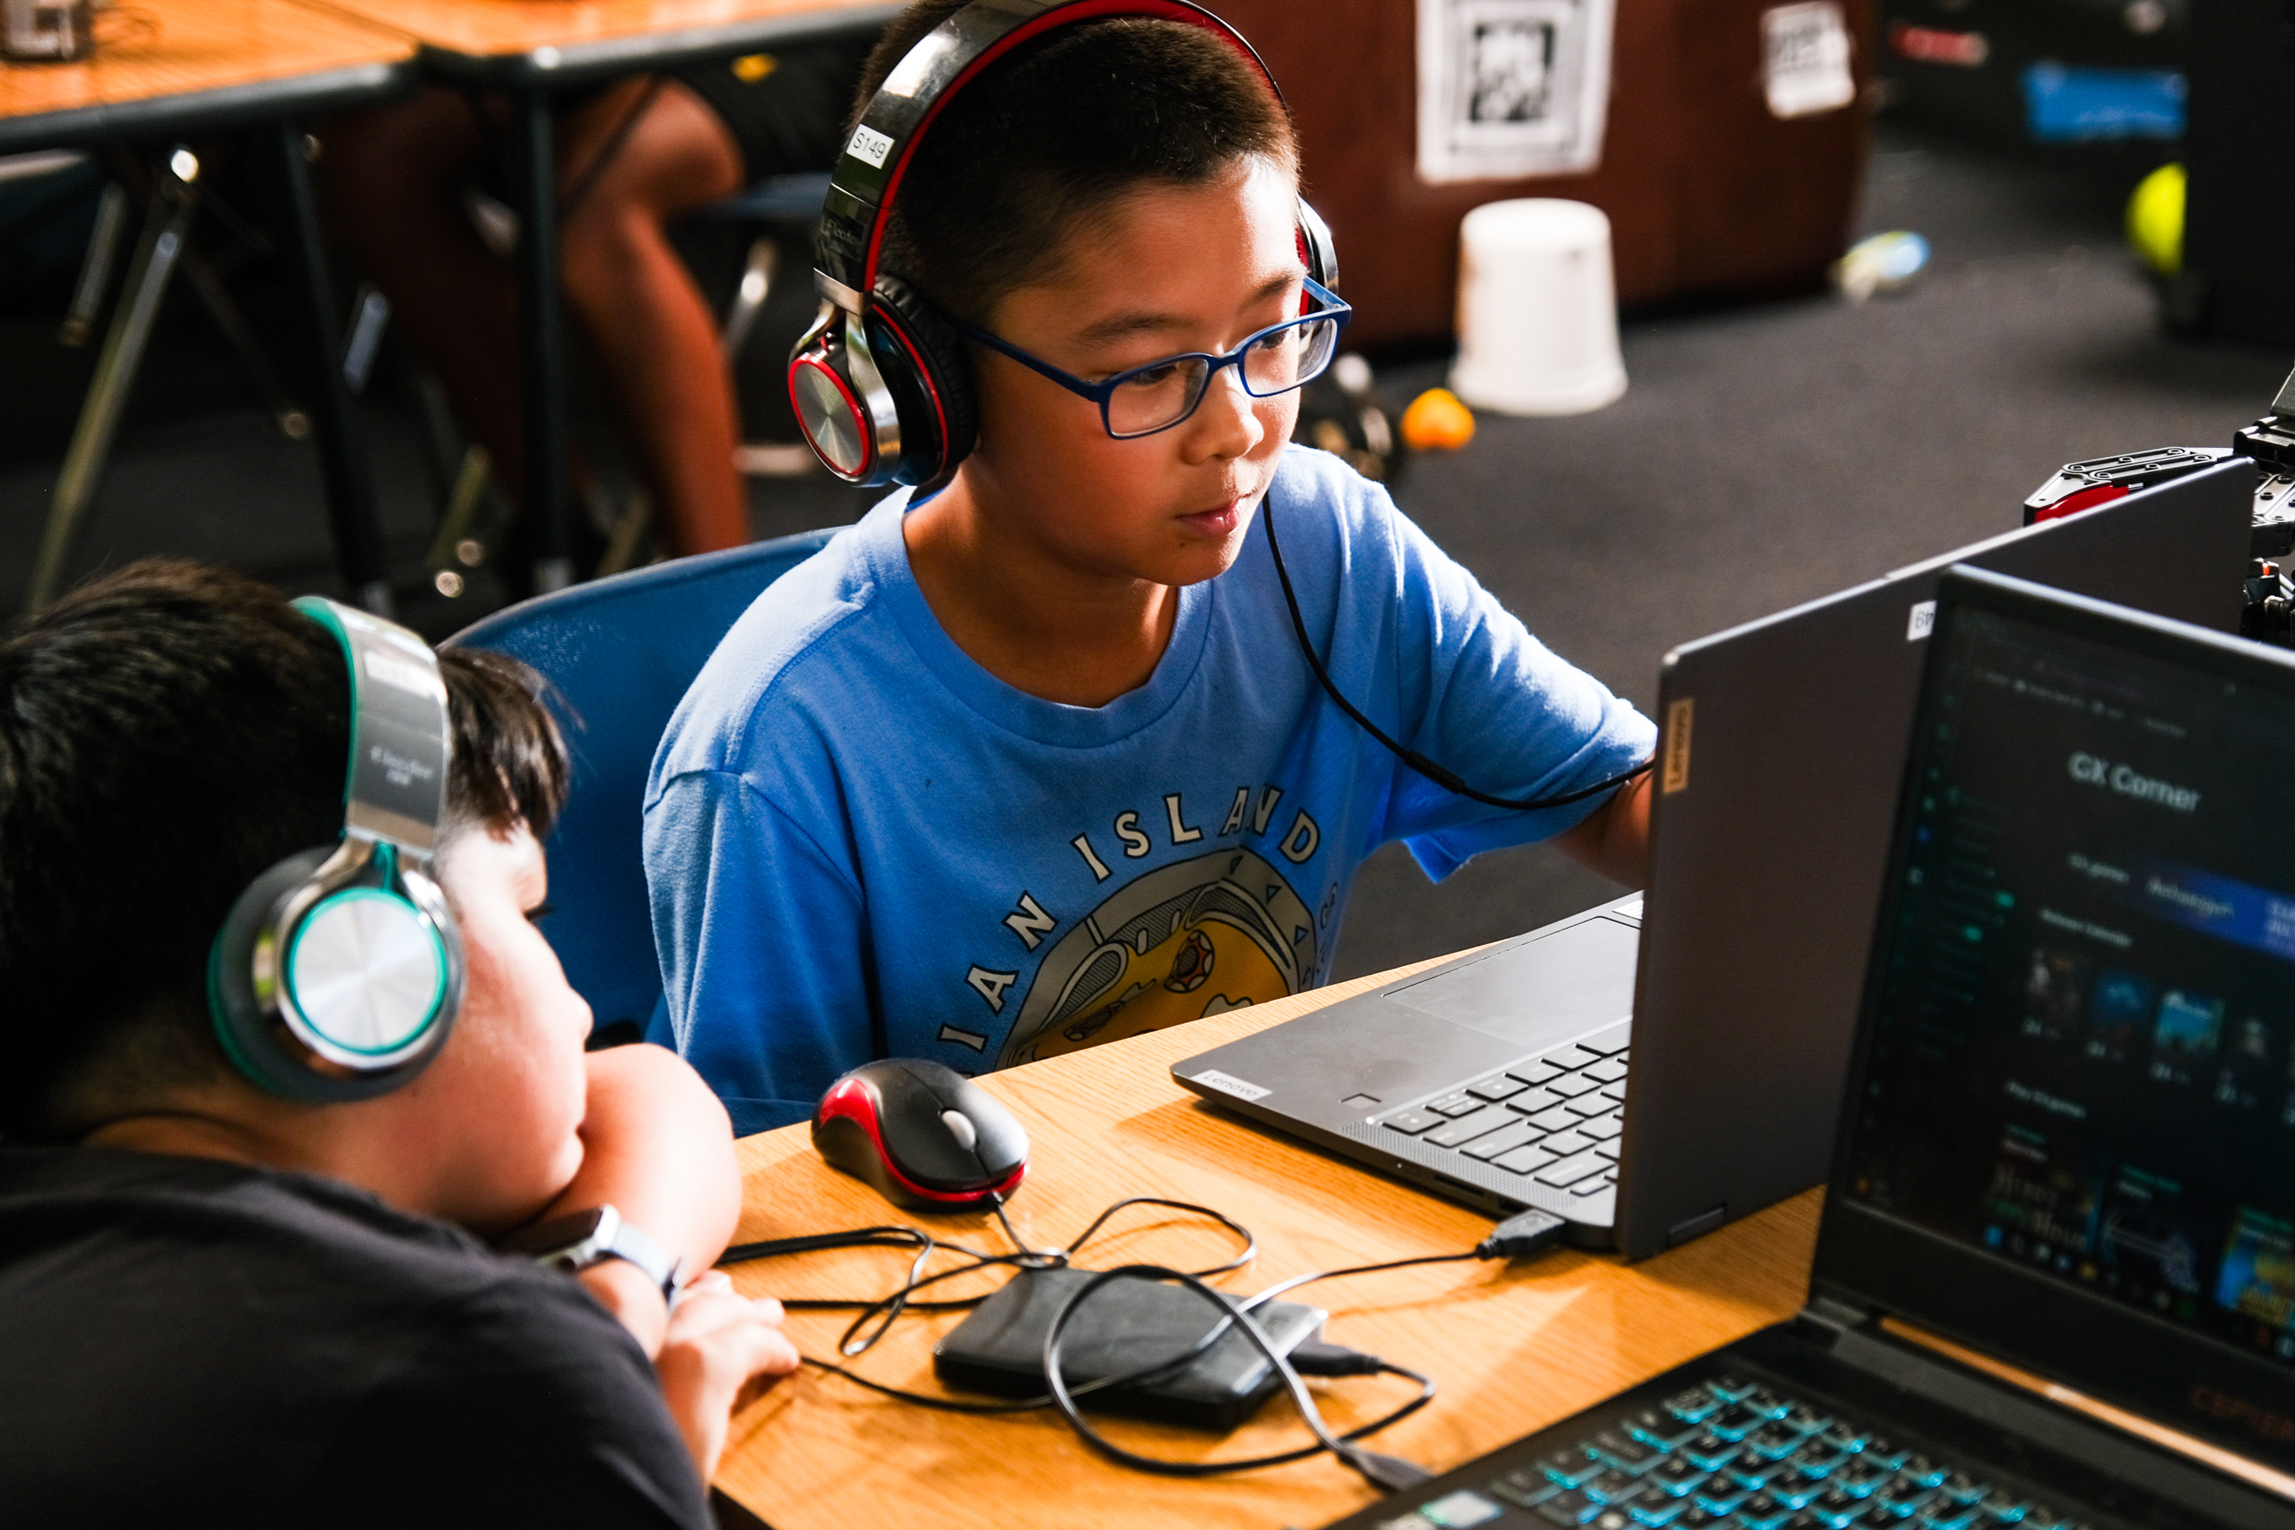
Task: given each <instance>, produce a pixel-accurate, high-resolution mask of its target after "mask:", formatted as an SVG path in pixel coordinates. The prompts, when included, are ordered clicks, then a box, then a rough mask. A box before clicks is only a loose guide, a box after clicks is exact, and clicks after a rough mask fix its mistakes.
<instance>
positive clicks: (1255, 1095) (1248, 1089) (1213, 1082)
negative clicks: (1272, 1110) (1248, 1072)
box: [1195, 1068, 1275, 1100]
mask: <svg viewBox="0 0 2295 1530" xmlns="http://www.w3.org/2000/svg"><path fill="white" fill-rule="evenodd" d="M1195 1081H1196V1082H1197V1083H1199V1084H1201V1085H1202V1086H1203V1087H1204V1088H1206V1089H1216V1090H1218V1091H1219V1092H1220V1093H1221V1094H1232V1095H1234V1096H1235V1097H1236V1098H1237V1099H1239V1100H1264V1099H1265V1098H1267V1096H1269V1095H1270V1094H1273V1093H1274V1092H1275V1091H1274V1090H1272V1089H1262V1088H1260V1087H1259V1086H1258V1085H1257V1084H1247V1083H1245V1082H1244V1081H1243V1080H1241V1079H1239V1078H1235V1077H1232V1076H1231V1075H1229V1074H1225V1073H1222V1072H1220V1071H1219V1070H1218V1069H1217V1068H1214V1069H1212V1070H1211V1071H1210V1072H1208V1073H1198V1074H1197V1075H1196V1076H1195Z"/></svg>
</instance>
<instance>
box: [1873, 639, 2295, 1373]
mask: <svg viewBox="0 0 2295 1530" xmlns="http://www.w3.org/2000/svg"><path fill="white" fill-rule="evenodd" d="M1948 615H1949V620H1948V621H1947V623H1946V630H1945V631H1944V632H1943V633H1942V634H1941V635H1940V636H1939V637H1938V638H1937V639H1936V640H1935V641H1936V642H1937V644H1938V645H1939V646H1938V648H1937V650H1936V652H1935V653H1933V654H1932V656H1931V659H1930V662H1931V664H1932V665H1933V666H1934V668H1933V669H1932V671H1931V673H1930V675H1929V677H1928V683H1927V688H1926V693H1925V694H1926V701H1925V708H1926V709H1925V711H1924V713H1923V727H1922V729H1921V731H1920V732H1919V734H1918V735H1917V736H1916V738H1915V740H1914V755H1913V760H1912V763H1911V767H1910V768H1911V771H1912V772H1913V774H1912V775H1911V777H1910V778H1909V781H1910V783H1917V785H1916V784H1908V786H1907V789H1906V790H1907V802H1906V805H1905V813H1904V817H1903V819H1902V820H1901V821H1900V825H1899V833H1900V835H1902V836H1905V838H1904V839H1903V840H1902V841H1901V842H1900V845H1899V850H1898V855H1897V858H1896V861H1895V873H1894V875H1895V878H1896V884H1897V885H1896V887H1895V888H1894V894H1895V896H1894V900H1893V903H1892V905H1891V909H1892V912H1891V913H1890V915H1889V916H1888V919H1889V923H1888V927H1887V928H1886V929H1884V930H1883V931H1882V939H1881V943H1880V949H1879V952H1878V960H1879V961H1880V963H1881V966H1880V967H1879V969H1878V970H1877V971H1876V973H1875V974H1874V977H1873V984H1874V989H1873V992H1874V999H1873V1001H1872V1002H1873V1004H1874V1012H1873V1017H1872V1023H1873V1026H1874V1029H1873V1031H1872V1032H1871V1036H1872V1040H1871V1044H1870V1052H1869V1054H1868V1062H1867V1066H1866V1071H1865V1075H1864V1080H1863V1092H1862V1097H1861V1098H1860V1099H1859V1100H1858V1101H1857V1102H1856V1113H1855V1118H1854V1125H1853V1136H1852V1138H1851V1140H1850V1143H1849V1146H1848V1149H1847V1157H1846V1159H1845V1160H1844V1170H1845V1179H1844V1180H1843V1181H1841V1183H1842V1185H1843V1188H1845V1189H1846V1191H1847V1192H1848V1194H1849V1195H1850V1197H1851V1198H1852V1199H1854V1200H1856V1201H1861V1202H1863V1203H1864V1204H1866V1205H1869V1206H1871V1207H1872V1208H1874V1209H1875V1210H1878V1211H1882V1212H1885V1213H1887V1214H1889V1215H1891V1216H1894V1217H1898V1218H1902V1219H1904V1220H1906V1221H1909V1222H1911V1223H1914V1224H1916V1225H1918V1226H1921V1227H1924V1228H1926V1229H1928V1230H1929V1231H1931V1232H1934V1233H1938V1234H1941V1235H1944V1236H1946V1237H1948V1238H1951V1239H1954V1240H1956V1241H1960V1242H1963V1243H1966V1244H1968V1245H1972V1246H1974V1247H1976V1248H1980V1249H1983V1250H1985V1251H1987V1252H1988V1253H1989V1254H1991V1255H1992V1256H1994V1257H1997V1258H1999V1259H2003V1260H2007V1261H2011V1262H2013V1263H2014V1264H2016V1265H2018V1266H2020V1267H2022V1268H2025V1269H2029V1270H2033V1271H2040V1272H2045V1273H2046V1274H2047V1275H2049V1276H2050V1277H2052V1278H2053V1279H2056V1280H2059V1281H2063V1282H2066V1283H2068V1284H2071V1285H2074V1286H2077V1287H2079V1288H2082V1289H2084V1290H2086V1291H2088V1292H2092V1293H2095V1294H2097V1295H2099V1296H2101V1297H2104V1298H2106V1299H2107V1300H2111V1301H2116V1302H2120V1303H2125V1304H2127V1305H2128V1306H2130V1307H2133V1308H2136V1309H2138V1310H2141V1311H2143V1312H2146V1313H2149V1314H2152V1315H2154V1316H2155V1317H2158V1318H2162V1319H2165V1320H2167V1321H2168V1322H2170V1323H2173V1324H2175V1325H2178V1326H2179V1327H2183V1328H2186V1329H2189V1330H2196V1331H2199V1332H2203V1333H2206V1334H2208V1335H2211V1336H2213V1337H2215V1338H2216V1339H2218V1340H2220V1341H2222V1342H2225V1343H2228V1344H2230V1345H2233V1346H2235V1347H2237V1348H2239V1349H2241V1350H2243V1351H2245V1352H2247V1353H2250V1354H2256V1355H2261V1356H2267V1357H2271V1358H2274V1359H2276V1360H2278V1361H2279V1362H2280V1363H2281V1364H2284V1365H2286V1366H2288V1367H2289V1368H2290V1369H2291V1370H2295V832H2291V831H2290V824H2291V821H2295V820H2291V817H2290V813H2291V807H2295V804H2291V801H2290V798H2291V795H2295V690H2291V689H2290V688H2289V687H2288V685H2287V682H2285V681H2282V682H2280V685H2279V687H2278V688H2273V687H2272V686H2270V685H2268V684H2265V683H2263V682H2264V681H2265V680H2267V679H2268V678H2269V677H2268V675H2262V676H2259V675H2257V674H2256V673H2255V672H2254V670H2253V667H2252V661H2249V664H2248V665H2247V666H2246V667H2243V666H2242V665H2241V664H2240V663H2238V662H2225V661H2224V660H2223V659H2222V658H2221V649H2220V648H2211V647H2210V646H2209V645H2208V644H2206V643H2204V642H2200V641H2193V642H2191V643H2189V644H2187V645H2182V646H2179V645H2178V644H2177V643H2175V642H2173V641H2169V642H2165V643H2163V642H2161V641H2158V640H2157V639H2155V640H2153V641H2151V642H2149V643H2137V644H2133V645H2131V646H2127V647H2123V646H2121V645H2120V644H2118V643H2116V642H2109V641H2100V640H2098V639H2097V638H2095V637H2092V636H2083V635H2077V634H2075V633H2072V632H2067V631H2062V630H2057V629H2056V628H2055V627H2054V626H2052V625H2049V624H2044V623H2041V622H2038V621H2034V620H2027V619H2024V618H2021V617H2013V616H2009V615H2006V614H2003V613H2001V612H1998V611H1993V610H1989V609H1983V608H1979V607H1974V606H1958V607H1954V608H1951V609H1950V610H1949V612H1948ZM2090 630H2092V631H2095V630H2102V629H2097V628H2094V626H2093V624H2090ZM2211 659H2213V660H2214V661H2215V662H2213V663H2211V662H2210V661H2211ZM2235 675H2236V676H2238V678H2235Z"/></svg>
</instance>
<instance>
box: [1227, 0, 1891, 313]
mask: <svg viewBox="0 0 2295 1530" xmlns="http://www.w3.org/2000/svg"><path fill="white" fill-rule="evenodd" d="M1213 3H1214V6H1215V8H1216V9H1217V10H1218V11H1219V13H1220V14H1221V15H1223V16H1225V17H1226V18H1227V19H1228V20H1230V21H1232V22H1234V23H1235V25H1236V26H1237V27H1238V28H1240V29H1241V30H1242V32H1243V33H1244V35H1245V36H1247V37H1249V38H1250V39H1251V40H1252V43H1253V44H1254V45H1255V46H1256V47H1257V48H1258V49H1259V51H1260V52H1261V54H1262V55H1264V56H1265V58H1266V59H1267V62H1268V65H1269V67H1271V68H1272V69H1273V70H1274V71H1275V75H1276V78H1277V79H1279V80H1281V81H1282V82H1283V91H1284V94H1285V96H1286V97H1288V98H1289V100H1290V103H1291V108H1292V111H1293V113H1294V114H1295V116H1296V117H1297V119H1298V122H1299V129H1300V134H1301V137H1302V139H1303V140H1304V146H1305V158H1306V176H1307V186H1308V197H1309V199H1310V200H1311V201H1313V202H1314V204H1315V206H1316V209H1317V210H1318V211H1320V212H1321V213H1322V214H1323V216H1324V217H1325V218H1327V219H1329V220H1330V223H1331V227H1332V230H1333V232H1334V233H1335V234H1336V235H1337V237H1338V240H1339V269H1340V273H1341V275H1342V277H1343V278H1344V281H1345V290H1346V296H1347V299H1348V301H1350V302H1351V303H1353V304H1354V305H1355V308H1356V321H1355V324H1354V327H1353V328H1352V329H1351V330H1350V331H1349V338H1350V340H1351V341H1353V342H1354V343H1356V344H1363V345H1377V344H1381V343H1388V342H1395V341H1410V340H1427V339H1439V338H1442V337H1444V336H1447V335H1449V334H1450V332H1451V315H1452V311H1453V307H1454V305H1455V302H1456V292H1457V273H1458V222H1459V219H1460V218H1462V217H1464V216H1465V215H1466V213H1467V212H1468V211H1469V210H1471V209H1473V208H1475V207H1478V206H1480V205H1481V204H1483V203H1484V202H1491V201H1496V200H1498V199H1500V198H1502V197H1518V196H1561V197H1571V198H1575V199H1577V200H1579V201H1584V202H1591V203H1593V204H1594V205H1595V206H1596V207H1599V208H1601V209H1602V210H1603V211H1604V212H1606V213H1608V214H1609V216H1610V221H1611V235H1612V241H1613V245H1614V249H1615V254H1616V258H1617V277H1618V296H1619V300H1620V301H1621V302H1622V303H1625V304H1629V305H1637V304H1639V305H1647V304H1651V303H1656V302H1661V301H1665V300H1668V299H1674V298H1681V297H1692V296H1700V297H1702V296H1728V295H1737V294H1744V295H1756V294H1762V295H1765V294H1769V293H1775V292H1782V291H1792V290H1796V289H1802V288H1807V287H1811V286H1814V285H1815V284H1816V283H1817V282H1819V281H1820V280H1822V278H1823V274H1824V268H1825V265H1826V263H1827V262H1829V261H1830V260H1831V259H1832V258H1833V257H1834V256H1836V255H1838V254H1839V253H1840V251H1841V248H1842V245H1843V243H1844V241H1845V238H1846V236H1847V233H1848V229H1849V220H1850V218H1851V217H1852V216H1853V214H1854V203H1855V198H1856V191H1857V186H1858V182H1859V177H1860V176H1861V174H1862V170H1863V163H1864V154H1865V141H1866V126H1867V122H1866V112H1865V109H1864V108H1863V107H1862V106H1861V105H1859V106H1855V107H1850V108H1848V109H1845V110H1842V111H1837V112H1831V113H1827V114H1825V115H1823V116H1817V117H1805V118H1800V119H1797V120H1794V121H1789V122H1781V121H1779V120H1777V119H1776V118H1774V117H1772V116H1770V114H1769V110H1768V106H1767V103H1766V102H1765V101H1764V100H1763V98H1762V91H1761V36H1760V17H1761V13H1762V11H1764V10H1765V9H1767V8H1768V5H1769V4H1770V3H1772V0H1617V31H1616V38H1615V43H1614V46H1613V52H1612V76H1611V89H1610V114H1609V123H1608V127H1607V131H1606V133H1605V136H1604V141H1603V150H1602V162H1601V164H1600V165H1599V166H1598V167H1597V168H1596V169H1595V170H1594V171H1593V172H1591V173H1590V174H1586V175H1575V176H1556V177H1550V178H1546V179H1540V180H1523V181H1473V182H1465V183H1460V184H1453V185H1444V186H1430V185H1427V184H1425V183H1423V182H1421V181H1420V180H1419V178H1418V175H1417V172H1416V163H1417V131H1418V127H1417V115H1416V112H1417V108H1416V100H1417V91H1418V73H1417V69H1418V65H1417V26H1418V22H1417V7H1416V5H1415V4H1414V3H1413V0H1316V3H1313V4H1307V3H1304V0H1213ZM1845 8H1846V9H1847V10H1848V12H1849V16H1850V26H1851V32H1852V35H1853V37H1854V39H1855V45H1856V59H1855V67H1856V72H1857V78H1858V81H1859V83H1860V84H1862V83H1863V82H1864V81H1866V80H1867V79H1868V78H1869V77H1870V72H1871V59H1872V52H1873V46H1874V41H1873V40H1874V36H1875V28H1874V21H1873V16H1872V7H1871V5H1870V3H1869V0H1846V6H1845Z"/></svg>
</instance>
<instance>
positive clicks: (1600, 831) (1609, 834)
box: [1554, 771, 1650, 887]
mask: <svg viewBox="0 0 2295 1530" xmlns="http://www.w3.org/2000/svg"><path fill="white" fill-rule="evenodd" d="M1554 847H1555V848H1556V849H1558V850H1560V851H1561V852H1562V853H1563V854H1564V855H1567V856H1568V857H1570V859H1572V860H1574V861H1576V862H1578V863H1579V864H1580V865H1583V866H1589V867H1591V868H1592V869H1594V870H1595V871H1598V872H1600V873H1601V874H1602V875H1603V876H1606V877H1608V878H1609V879H1610V880H1611V881H1613V882H1615V883H1617V884H1618V885H1619V886H1621V887H1646V886H1648V885H1649V850H1650V773H1649V772H1647V771H1644V772H1643V773H1642V774H1640V775H1638V776H1636V777H1634V778H1633V779H1632V780H1631V781H1628V782H1627V783H1626V784H1625V785H1623V786H1621V787H1619V788H1618V789H1617V790H1616V791H1615V792H1613V793H1611V795H1610V800H1609V801H1607V802H1605V803H1603V804H1602V805H1601V806H1600V807H1598V808H1596V809H1595V810H1594V812H1593V813H1592V815H1591V816H1589V817H1587V818H1586V819H1584V820H1583V821H1582V822H1580V823H1579V824H1578V825H1577V827H1575V828H1572V829H1566V830H1564V831H1563V832H1562V833H1560V834H1557V835H1555V836H1554Z"/></svg>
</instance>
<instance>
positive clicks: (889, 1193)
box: [813, 1057, 1028, 1211]
mask: <svg viewBox="0 0 2295 1530" xmlns="http://www.w3.org/2000/svg"><path fill="white" fill-rule="evenodd" d="M813 1147H814V1150H815V1151H817V1152H818V1153H819V1154H820V1155H821V1157H822V1158H823V1159H825V1160H826V1161H827V1162H828V1164H829V1166H830V1167H831V1168H835V1169H842V1170H844V1171H845V1172H846V1173H847V1174H850V1175H852V1176H853V1177H854V1178H855V1179H858V1180H862V1181H864V1182H866V1183H867V1184H869V1185H871V1186H874V1187H875V1189H876V1191H877V1193H878V1194H880V1195H882V1196H883V1197H884V1198H885V1199H886V1200H888V1201H891V1202H892V1203H893V1204H894V1205H895V1206H902V1207H906V1208H907V1209H908V1210H910V1211H963V1210H966V1209H967V1208H969V1207H973V1206H981V1205H985V1204H987V1201H988V1198H989V1197H990V1196H991V1195H995V1196H1008V1195H1010V1194H1011V1193H1012V1192H1013V1191H1014V1190H1016V1189H1018V1188H1019V1187H1020V1179H1021V1176H1022V1175H1024V1174H1026V1173H1027V1172H1028V1134H1027V1133H1026V1132H1025V1131H1022V1130H1021V1129H1020V1123H1019V1122H1018V1121H1016V1120H1014V1119H1013V1118H1012V1112H1011V1111H1009V1110H1007V1109H1005V1108H1004V1106H1003V1105H1001V1104H1000V1103H998V1102H997V1100H996V1098H995V1097H994V1096H993V1095H991V1094H989V1092H988V1091H987V1090H985V1089H983V1088H981V1087H980V1086H979V1085H978V1084H975V1083H974V1082H972V1080H970V1079H968V1078H966V1077H965V1076H964V1075H963V1074H961V1073H959V1072H957V1071H956V1070H955V1069H954V1068H947V1067H943V1066H942V1065H941V1064H939V1063H936V1062H925V1061H923V1060H922V1059H920V1058H914V1057H888V1058H885V1059H884V1060H883V1061H881V1062H871V1063H863V1064H861V1065H860V1066H859V1067H858V1068H855V1069H853V1071H852V1072H850V1073H847V1074H846V1075H844V1077H842V1078H840V1079H838V1080H837V1081H836V1082H835V1083H834V1084H831V1085H830V1086H829V1092H828V1093H827V1094H824V1095H822V1096H821V1104H820V1108H818V1109H817V1110H815V1111H814V1112H813Z"/></svg>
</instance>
